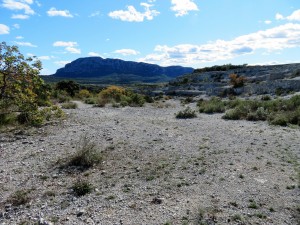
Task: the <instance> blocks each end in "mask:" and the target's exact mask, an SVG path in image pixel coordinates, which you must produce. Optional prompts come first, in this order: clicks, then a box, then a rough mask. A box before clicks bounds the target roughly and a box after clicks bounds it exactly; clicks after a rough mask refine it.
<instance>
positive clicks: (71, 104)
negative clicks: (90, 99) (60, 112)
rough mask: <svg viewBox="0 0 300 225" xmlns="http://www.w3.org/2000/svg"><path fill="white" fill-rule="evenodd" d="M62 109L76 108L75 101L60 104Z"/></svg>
mask: <svg viewBox="0 0 300 225" xmlns="http://www.w3.org/2000/svg"><path fill="white" fill-rule="evenodd" d="M61 107H62V108H63V109H77V107H78V106H77V104H76V103H75V102H66V103H63V104H62V105H61Z"/></svg>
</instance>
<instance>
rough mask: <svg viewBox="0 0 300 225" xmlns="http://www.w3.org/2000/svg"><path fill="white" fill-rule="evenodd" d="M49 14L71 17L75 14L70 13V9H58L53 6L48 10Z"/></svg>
mask: <svg viewBox="0 0 300 225" xmlns="http://www.w3.org/2000/svg"><path fill="white" fill-rule="evenodd" d="M47 14H48V16H62V17H69V18H72V17H73V15H72V14H71V13H70V11H69V10H57V9H56V8H54V7H52V8H51V9H49V10H48V11H47Z"/></svg>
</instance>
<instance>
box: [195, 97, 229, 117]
mask: <svg viewBox="0 0 300 225" xmlns="http://www.w3.org/2000/svg"><path fill="white" fill-rule="evenodd" d="M197 106H198V107H199V111H200V112H201V113H208V114H211V113H223V112H225V103H224V102H223V101H222V99H221V98H218V97H212V98H211V99H210V100H200V101H199V102H198V103H197Z"/></svg>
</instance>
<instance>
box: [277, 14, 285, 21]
mask: <svg viewBox="0 0 300 225" xmlns="http://www.w3.org/2000/svg"><path fill="white" fill-rule="evenodd" d="M275 18H276V20H283V19H284V16H283V15H281V14H280V13H276V16H275Z"/></svg>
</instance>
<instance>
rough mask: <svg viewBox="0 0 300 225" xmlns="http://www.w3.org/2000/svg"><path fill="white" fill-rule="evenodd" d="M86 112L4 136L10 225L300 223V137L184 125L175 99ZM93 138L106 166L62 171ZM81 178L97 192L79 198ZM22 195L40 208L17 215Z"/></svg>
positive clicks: (251, 125)
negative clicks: (15, 198) (83, 140)
mask: <svg viewBox="0 0 300 225" xmlns="http://www.w3.org/2000/svg"><path fill="white" fill-rule="evenodd" d="M79 104H80V105H79V106H80V107H79V108H78V109H71V110H66V113H67V114H68V118H67V119H66V121H63V122H61V123H56V124H52V125H47V126H45V127H42V128H39V129H30V130H26V131H19V132H14V133H10V134H1V135H0V224H2V225H4V224H34V223H37V222H39V223H40V224H103V225H115V224H116V225H117V224H118V225H121V224H124V225H139V224H143V225H144V224H145V225H151V224H153V225H163V224H172V225H177V224H279V225H281V224H300V216H299V214H300V191H299V190H300V189H299V185H300V184H299V179H300V177H299V176H300V174H299V172H297V169H298V171H299V157H300V129H299V128H284V127H277V126H276V127H275V126H269V125H268V124H267V123H265V122H247V121H226V120H222V119H221V116H222V115H221V114H216V115H204V114H198V117H197V118H194V119H188V120H179V119H176V118H175V115H174V114H175V113H176V112H178V111H179V110H180V109H182V106H181V105H180V103H179V102H178V101H175V100H169V101H167V102H165V103H161V104H159V105H147V106H146V107H143V108H130V107H125V108H112V107H106V108H90V107H86V105H84V104H82V103H79ZM191 107H194V108H195V105H193V104H191ZM84 135H85V136H87V137H89V138H90V139H91V140H92V141H93V142H95V143H96V144H97V146H98V147H99V148H100V149H101V150H102V151H103V154H104V161H103V163H102V165H101V166H98V167H94V168H91V169H89V170H86V171H76V170H75V171H68V170H63V169H61V167H60V165H61V164H60V162H61V161H64V160H65V159H67V158H69V157H70V155H71V154H73V153H74V152H75V150H76V144H77V143H78V141H79V140H80V137H82V136H84ZM79 178H81V179H84V180H87V181H89V182H90V183H91V184H92V186H93V191H92V193H90V194H87V195H84V196H82V197H76V196H75V195H74V193H73V191H72V188H71V187H72V185H73V184H74V183H75V182H76V181H77V180H78V179H79ZM20 190H23V191H24V190H25V191H26V192H27V193H28V194H27V196H28V197H29V198H30V200H29V201H27V203H25V204H22V205H21V206H14V205H13V204H11V202H9V201H8V199H11V196H12V195H13V194H15V193H16V191H20Z"/></svg>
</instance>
